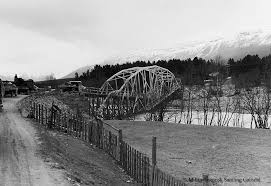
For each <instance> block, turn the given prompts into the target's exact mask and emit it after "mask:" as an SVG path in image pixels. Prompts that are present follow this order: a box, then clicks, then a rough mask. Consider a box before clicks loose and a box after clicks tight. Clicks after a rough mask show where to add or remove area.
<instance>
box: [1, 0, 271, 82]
mask: <svg viewBox="0 0 271 186" xmlns="http://www.w3.org/2000/svg"><path fill="white" fill-rule="evenodd" d="M270 7H271V1H270V0H0V75H13V74H15V73H18V74H19V75H20V74H28V75H29V76H33V75H34V76H39V75H46V74H50V73H54V74H55V75H56V76H57V77H61V76H64V75H66V74H67V73H69V72H71V71H73V70H75V69H76V68H79V67H81V66H84V65H91V64H97V63H102V62H103V60H104V59H107V58H109V57H110V56H115V55H125V54H126V53H128V52H131V51H134V50H139V49H140V50H141V49H152V48H167V47H172V46H176V45H177V44H180V43H188V42H189V41H205V40H209V39H215V38H217V37H227V36H231V35H234V34H236V33H238V32H241V31H242V32H243V31H249V30H259V29H262V30H266V29H268V30H270V25H271V11H270Z"/></svg>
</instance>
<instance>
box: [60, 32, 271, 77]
mask: <svg viewBox="0 0 271 186" xmlns="http://www.w3.org/2000/svg"><path fill="white" fill-rule="evenodd" d="M248 54H250V55H254V54H258V55H259V56H260V57H263V56H267V55H269V54H271V31H270V32H266V31H256V32H242V33H239V34H237V35H235V36H233V37H231V38H219V39H216V40H212V41H208V42H194V43H189V44H185V45H184V44H182V45H179V46H176V47H172V48H166V49H156V50H140V51H134V52H131V53H129V54H128V55H119V56H115V57H111V58H108V59H107V60H105V61H104V62H103V63H102V64H116V63H120V64H121V63H125V62H133V61H138V60H139V61H157V60H169V59H173V58H175V59H188V58H192V59H193V58H194V57H200V58H204V59H215V58H216V57H217V56H220V57H221V58H222V59H224V61H226V60H227V59H229V58H234V59H240V58H243V57H245V56H246V55H248ZM90 68H92V66H85V67H82V68H80V69H77V70H75V71H73V72H72V73H70V74H68V75H67V76H65V77H74V73H75V72H78V73H79V75H80V74H82V73H83V72H86V71H87V70H88V69H90Z"/></svg>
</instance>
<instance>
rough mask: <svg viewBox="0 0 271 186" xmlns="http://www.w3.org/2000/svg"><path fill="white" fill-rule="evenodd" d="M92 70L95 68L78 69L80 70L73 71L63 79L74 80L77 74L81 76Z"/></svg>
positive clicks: (90, 66) (91, 66) (88, 66)
mask: <svg viewBox="0 0 271 186" xmlns="http://www.w3.org/2000/svg"><path fill="white" fill-rule="evenodd" d="M92 68H93V65H87V66H83V67H81V68H78V69H76V70H74V71H72V72H71V73H69V74H67V75H66V76H64V77H62V78H61V79H67V78H74V77H75V73H76V72H77V73H78V75H79V76H80V75H82V74H83V72H86V71H87V70H91V69H92Z"/></svg>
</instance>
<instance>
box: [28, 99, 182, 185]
mask: <svg viewBox="0 0 271 186" xmlns="http://www.w3.org/2000/svg"><path fill="white" fill-rule="evenodd" d="M30 115H31V116H32V118H33V119H34V120H35V121H36V122H38V123H39V124H41V125H44V126H45V127H46V128H49V129H56V130H58V131H60V132H64V133H67V134H69V135H72V136H74V137H76V138H79V139H81V140H83V141H86V142H88V143H91V144H94V145H96V146H97V147H99V148H100V149H103V150H104V151H105V152H106V153H107V154H109V155H110V156H111V157H112V158H113V159H115V160H116V161H117V162H118V163H119V165H120V166H121V167H122V168H123V169H124V170H125V172H126V173H127V174H128V175H129V176H130V177H131V178H133V179H134V180H135V181H136V182H137V183H140V184H141V185H146V186H150V185H151V186H156V185H157V186H184V185H186V184H185V183H184V182H183V181H180V180H178V179H176V178H174V177H172V176H170V175H168V174H166V173H164V172H162V171H161V170H160V169H158V168H157V166H156V163H155V164H154V163H152V164H151V163H150V158H149V157H148V156H147V155H146V154H144V153H142V152H140V151H138V150H136V149H135V148H133V147H132V146H131V145H129V144H128V143H127V142H125V141H124V140H123V139H122V130H120V129H117V128H115V127H114V126H111V125H110V124H107V123H104V122H103V121H101V120H98V121H95V120H89V119H85V118H83V117H81V116H79V115H74V114H68V113H65V112H62V111H61V109H59V108H58V107H57V106H56V105H54V104H52V106H51V107H48V106H45V105H43V104H39V103H35V102H33V103H32V104H31V113H30ZM155 146H156V145H155ZM155 154H156V153H155ZM155 156H156V155H155ZM153 159H154V157H152V162H154V161H153ZM155 159H156V157H155ZM155 161H156V160H155Z"/></svg>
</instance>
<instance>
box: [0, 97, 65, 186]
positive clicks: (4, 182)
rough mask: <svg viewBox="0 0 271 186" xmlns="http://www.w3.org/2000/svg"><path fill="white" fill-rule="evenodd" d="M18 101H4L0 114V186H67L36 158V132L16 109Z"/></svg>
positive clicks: (18, 98) (54, 171)
mask: <svg viewBox="0 0 271 186" xmlns="http://www.w3.org/2000/svg"><path fill="white" fill-rule="evenodd" d="M20 99H22V96H20V97H17V98H6V99H5V100H4V104H3V105H4V110H3V112H2V113H0V186H17V185H24V186H26V185H33V186H34V185H70V184H69V183H68V182H67V181H66V180H65V178H64V176H63V174H62V172H61V171H60V170H54V169H51V168H50V167H49V166H48V165H46V164H45V163H44V161H43V160H42V159H41V158H40V157H39V155H38V153H37V152H38V144H39V143H41V142H40V141H39V139H38V137H37V135H36V133H35V129H34V128H33V127H32V126H31V125H30V123H29V121H27V120H25V119H24V118H22V117H21V116H20V113H19V112H18V110H17V108H16V103H17V102H18V101H19V100H20Z"/></svg>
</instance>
